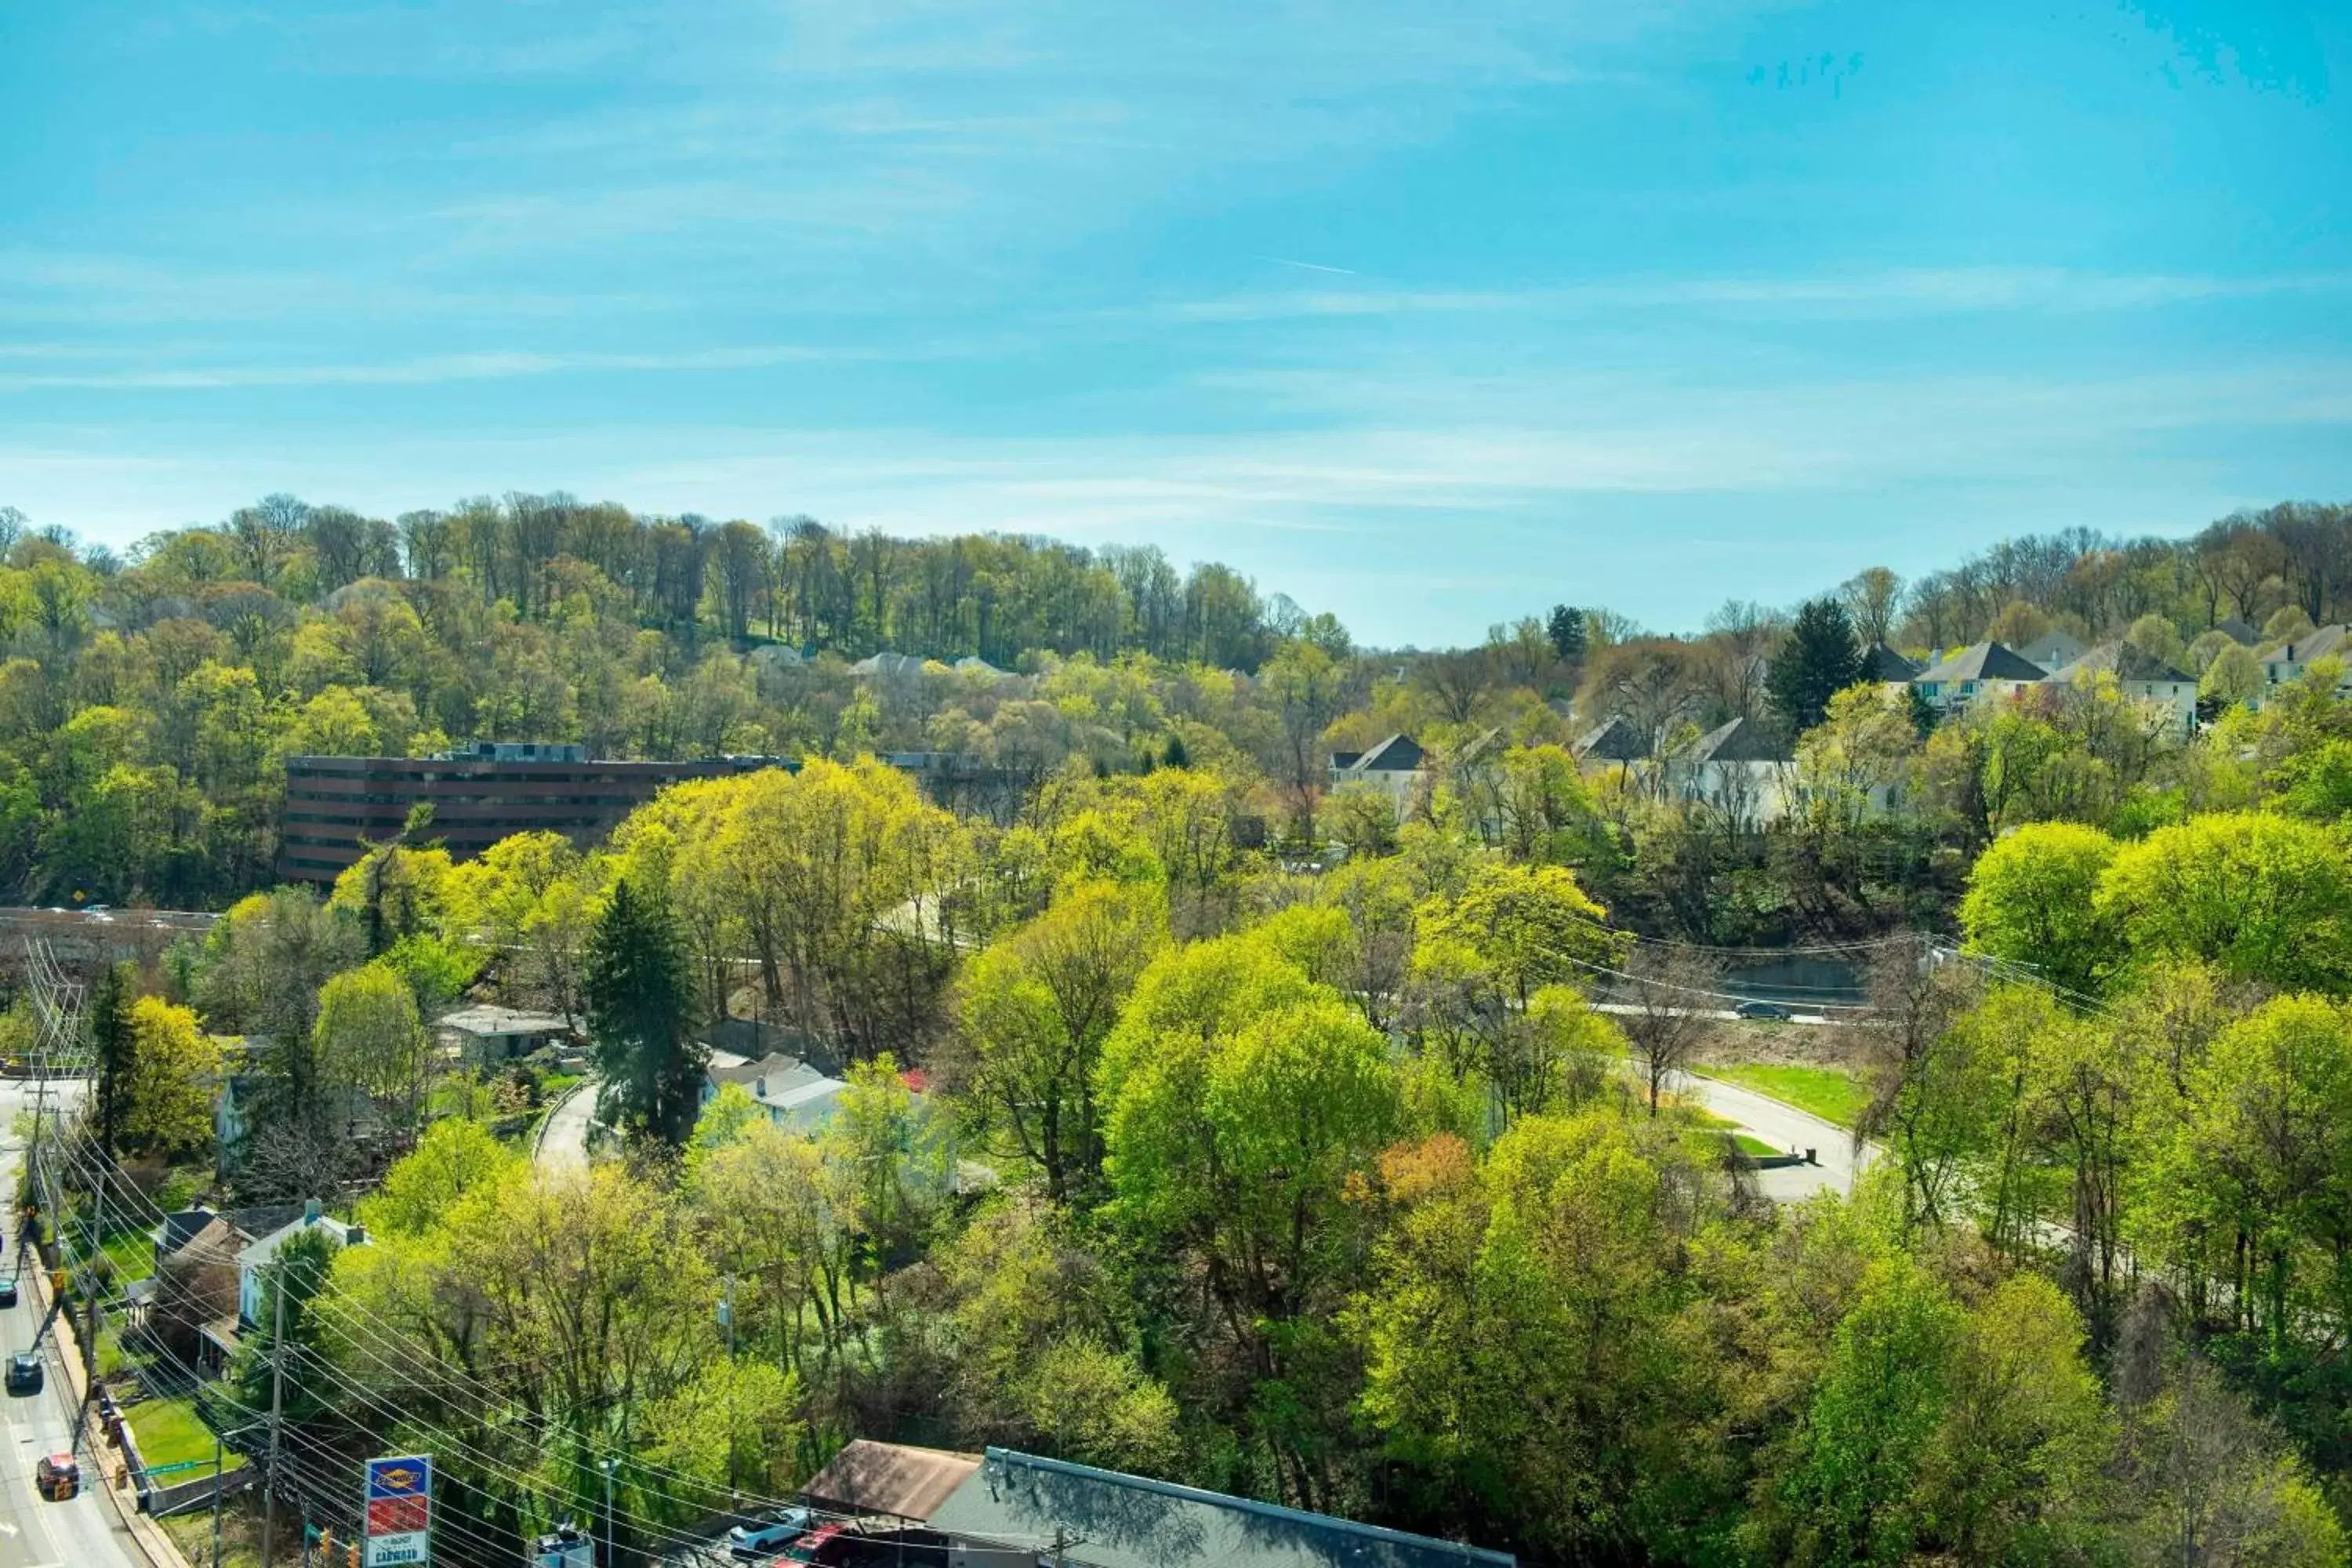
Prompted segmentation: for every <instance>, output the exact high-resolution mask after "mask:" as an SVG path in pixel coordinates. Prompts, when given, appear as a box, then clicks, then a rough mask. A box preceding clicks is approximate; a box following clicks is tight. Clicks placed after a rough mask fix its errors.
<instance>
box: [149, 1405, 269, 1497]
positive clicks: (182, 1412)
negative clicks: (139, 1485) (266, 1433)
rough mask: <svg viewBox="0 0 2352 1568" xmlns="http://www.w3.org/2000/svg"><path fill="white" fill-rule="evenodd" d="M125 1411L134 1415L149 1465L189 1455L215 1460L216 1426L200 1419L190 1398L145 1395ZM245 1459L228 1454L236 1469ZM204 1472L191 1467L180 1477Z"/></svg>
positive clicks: (170, 1462) (180, 1460) (179, 1460)
mask: <svg viewBox="0 0 2352 1568" xmlns="http://www.w3.org/2000/svg"><path fill="white" fill-rule="evenodd" d="M124 1414H125V1415H128V1416H129V1417H130V1420H131V1431H132V1432H134V1433H136V1434H137V1435H138V1437H139V1457H140V1458H142V1459H144V1460H145V1461H147V1467H148V1468H150V1469H152V1468H155V1467H156V1466H158V1465H176V1464H181V1463H183V1462H184V1461H186V1460H189V1459H201V1460H203V1461H205V1463H206V1464H210V1463H211V1462H212V1457H213V1433H212V1428H211V1427H209V1426H205V1424H204V1423H203V1422H201V1421H199V1420H197V1419H196V1412H195V1407H194V1405H191V1404H189V1402H188V1401H186V1400H184V1399H142V1400H141V1401H140V1402H139V1403H138V1404H136V1405H132V1406H131V1408H130V1409H129V1410H128V1411H126V1412H124ZM244 1462H245V1461H244V1459H242V1458H240V1457H238V1456H237V1455H236V1454H234V1453H232V1454H230V1455H229V1456H228V1468H230V1469H232V1470H233V1469H236V1468H237V1467H238V1466H239V1465H241V1464H243V1463H244ZM201 1473H203V1472H200V1471H195V1470H190V1471H187V1472H185V1473H184V1474H183V1475H181V1476H179V1477H177V1478H176V1479H182V1480H186V1479H193V1478H194V1477H195V1476H197V1475H199V1474H201Z"/></svg>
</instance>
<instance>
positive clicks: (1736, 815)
mask: <svg viewBox="0 0 2352 1568" xmlns="http://www.w3.org/2000/svg"><path fill="white" fill-rule="evenodd" d="M1796 760H1797V753H1796V751H1795V749H1794V748H1793V747H1791V746H1790V743H1789V740H1788V737H1787V736H1786V735H1784V734H1782V733H1781V732H1780V729H1779V728H1778V727H1777V726H1775V725H1773V724H1770V723H1767V722H1765V721H1761V720H1757V719H1748V718H1744V717H1743V718H1738V719H1734V720H1732V721H1730V722H1729V723H1727V724H1719V725H1717V726H1716V727H1715V728H1714V729H1712V730H1709V731H1707V732H1706V734H1704V735H1701V736H1700V737H1699V738H1698V739H1697V740H1696V741H1693V742H1691V743H1690V744H1689V745H1687V746H1685V747H1684V748H1682V749H1681V750H1680V751H1678V752H1675V754H1674V755H1673V756H1672V757H1670V758H1668V759H1667V763H1666V773H1667V777H1668V780H1669V784H1668V788H1669V790H1670V792H1671V793H1672V794H1673V795H1675V796H1676V797H1678V798H1680V799H1682V800H1685V801H1688V802H1690V803H1692V804H1693V805H1703V806H1706V807H1707V808H1708V809H1710V810H1712V811H1715V812H1717V813H1719V814H1720V815H1721V816H1723V818H1724V820H1725V821H1726V822H1727V823H1728V824H1729V825H1730V826H1733V827H1734V828H1741V829H1745V828H1753V827H1760V826H1763V825H1764V824H1765V823H1768V822H1771V821H1774V820H1776V819H1778V818H1779V817H1780V816H1784V815H1785V814H1786V813H1787V812H1788V809H1789V803H1790V800H1792V799H1794V798H1795V795H1796V789H1795V779H1794V776H1793V773H1794V768H1795V763H1796Z"/></svg>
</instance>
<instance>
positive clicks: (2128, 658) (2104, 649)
mask: <svg viewBox="0 0 2352 1568" xmlns="http://www.w3.org/2000/svg"><path fill="white" fill-rule="evenodd" d="M2100 674H2112V675H2114V677H2115V678H2116V686H2117V687H2118V688H2119V689H2121V690H2122V691H2123V694H2124V695H2125V696H2126V697H2136V698H2137V699H2139V700H2141V701H2143V702H2153V703H2155V704H2156V705H2157V706H2158V707H2159V708H2161V709H2163V710H2165V712H2166V713H2167V714H2168V715H2169V716H2170V719H2171V721H2172V728H2173V729H2174V730H2175V731H2177V732H2178V733H2180V734H2183V735H2186V734H2187V733H2189V731H2191V730H2193V729H2195V728H2196V727H2197V678H2196V677H2195V676H2193V675H2190V674H2189V673H2187V672H2186V671H2184V670H2180V669H2176V668H2173V667H2172V666H2171V665H2169V664H2167V663H2165V662H2164V660H2162V659H2160V658H2151V657H2150V656H2148V655H2147V654H2145V653H2142V652H2141V651H2140V650H2139V649H2137V648H2136V647H2132V646H2131V645H2130V644H2129V643H2126V642H2121V641H2117V642H2110V643H2101V644H2100V645H2099V646H2098V647H2095V648H2093V649H2091V650H2090V651H2089V652H2088V653H2085V654H2084V655H2083V656H2082V657H2081V658H2077V659H2075V660H2074V662H2073V663H2071V664H2066V665H2062V666H2060V667H2059V668H2056V669H2054V670H2053V671H2051V672H2050V679H2053V680H2062V681H2074V680H2077V679H2084V678H2087V677H2092V676H2096V675H2100Z"/></svg>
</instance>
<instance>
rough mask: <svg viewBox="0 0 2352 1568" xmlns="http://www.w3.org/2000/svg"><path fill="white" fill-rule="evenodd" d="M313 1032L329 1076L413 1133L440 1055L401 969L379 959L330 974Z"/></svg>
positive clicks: (400, 1128) (397, 1128)
mask: <svg viewBox="0 0 2352 1568" xmlns="http://www.w3.org/2000/svg"><path fill="white" fill-rule="evenodd" d="M315 1033H316V1037H317V1038H316V1042H315V1043H316V1047H317V1052H318V1059H319V1064H320V1068H321V1069H322V1070H323V1071H324V1073H325V1075H326V1077H327V1079H328V1080H329V1081H330V1082H333V1083H337V1084H350V1085H352V1086H354V1087H356V1088H358V1089H361V1090H362V1091H363V1092H364V1093H365V1094H366V1095H367V1097H368V1099H369V1100H372V1101H373V1102H374V1105H375V1108H376V1114H377V1115H378V1116H379V1117H381V1118H382V1119H383V1121H384V1123H385V1124H386V1125H388V1126H390V1127H392V1128H393V1129H394V1131H397V1132H398V1133H399V1134H400V1135H402V1136H403V1137H407V1136H409V1135H411V1134H413V1133H414V1131H415V1127H416V1121H417V1118H418V1117H419V1116H420V1115H421V1114H422V1112H423V1110H424V1106H425V1085H426V1079H427V1077H428V1075H429V1073H430V1071H431V1069H432V1067H433V1061H434V1058H433V1049H432V1041H431V1039H430V1037H428V1036H427V1035H426V1034H425V1025H424V1023H423V1021H422V1020H421V1019H420V1018H419V1017H418V1016H417V1013H416V994H415V991H413V990H412V989H410V987H409V984H408V982H407V981H406V980H405V979H404V978H403V977H402V976H401V974H400V973H399V972H398V971H396V970H394V968H393V967H392V965H391V964H389V963H385V962H384V961H383V960H381V959H379V960H377V961H376V962H375V963H368V964H363V965H362V966H361V967H360V968H357V969H349V970H345V971H344V972H343V973H341V974H338V975H336V976H335V977H334V978H332V979H331V980H329V981H328V982H327V983H326V984H324V985H322V986H320V988H319V1022H318V1024H317V1025H316V1026H315Z"/></svg>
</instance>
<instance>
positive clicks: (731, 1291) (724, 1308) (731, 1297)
mask: <svg viewBox="0 0 2352 1568" xmlns="http://www.w3.org/2000/svg"><path fill="white" fill-rule="evenodd" d="M719 1322H720V1323H722V1324H724V1325H725V1326H726V1329H727V1359H728V1360H729V1361H733V1360H734V1359H735V1276H733V1275H732V1274H730V1275H729V1276H727V1294H726V1296H725V1297H724V1298H723V1299H722V1300H720V1301H719Z"/></svg>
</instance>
